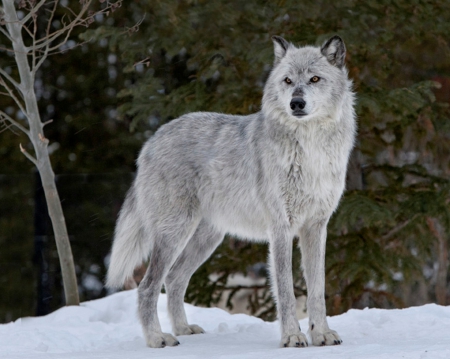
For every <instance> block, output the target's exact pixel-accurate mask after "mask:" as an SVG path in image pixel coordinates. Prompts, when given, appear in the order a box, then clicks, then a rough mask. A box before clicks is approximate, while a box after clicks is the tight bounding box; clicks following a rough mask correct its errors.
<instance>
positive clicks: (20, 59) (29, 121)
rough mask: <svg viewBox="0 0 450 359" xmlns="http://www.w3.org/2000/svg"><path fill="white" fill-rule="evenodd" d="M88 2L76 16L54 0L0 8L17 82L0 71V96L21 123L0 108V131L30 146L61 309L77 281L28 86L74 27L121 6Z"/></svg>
mask: <svg viewBox="0 0 450 359" xmlns="http://www.w3.org/2000/svg"><path fill="white" fill-rule="evenodd" d="M92 2H93V1H92V0H80V5H79V9H78V10H76V11H75V10H73V9H71V8H69V7H67V6H65V5H64V4H60V2H59V0H54V1H48V0H41V1H37V0H20V1H16V2H15V1H14V0H3V7H2V8H1V7H0V34H2V35H3V36H4V37H6V41H7V43H8V44H9V45H10V47H9V48H8V47H1V48H0V51H1V52H4V53H9V54H10V55H11V56H13V57H14V59H15V64H16V66H17V72H18V78H15V77H14V76H13V74H12V72H11V71H7V69H4V68H0V85H1V86H2V87H3V88H4V90H5V92H0V94H1V95H4V96H8V97H9V98H11V99H12V100H13V102H14V103H15V105H16V106H17V109H18V110H19V111H20V112H21V113H22V114H23V116H24V118H25V120H23V121H22V120H20V119H17V118H13V116H12V115H9V114H8V113H6V112H5V111H3V110H1V109H0V124H1V125H2V127H3V130H5V129H13V128H15V129H18V130H20V131H22V132H23V133H24V134H26V136H27V137H28V139H29V141H30V142H31V144H32V148H33V150H34V154H33V153H29V152H28V151H27V150H26V149H25V148H24V147H23V146H22V145H20V150H21V151H22V153H23V154H24V155H25V156H26V157H27V158H28V159H29V160H30V161H31V162H33V163H34V164H35V165H36V167H37V169H38V171H39V174H40V177H41V180H42V185H43V187H44V191H45V197H46V201H47V205H48V211H49V215H50V219H51V222H52V226H53V231H54V234H55V240H56V246H57V250H58V255H59V260H60V264H61V272H62V277H63V283H64V292H65V297H66V304H67V305H78V304H79V297H78V287H77V279H76V275H75V266H74V262H73V256H72V250H71V247H70V242H69V237H68V234H67V228H66V223H65V219H64V213H63V210H62V207H61V202H60V199H59V194H58V191H57V188H56V184H55V175H54V172H53V169H52V165H51V162H50V157H49V151H48V144H49V140H48V139H47V138H46V137H45V135H44V126H45V125H47V124H48V123H50V122H51V121H47V122H45V123H43V122H42V121H41V118H40V115H39V107H38V101H37V97H36V92H35V87H34V85H35V80H36V73H37V71H38V70H39V68H40V67H41V65H42V64H43V63H44V61H45V60H46V58H47V57H48V56H50V55H53V54H56V53H61V51H62V49H63V46H64V45H65V44H66V43H67V41H68V40H69V39H70V37H71V35H72V32H73V30H74V29H75V28H76V27H80V26H84V27H87V26H89V24H91V23H93V22H94V21H95V19H94V17H95V16H96V15H98V14H105V15H108V14H109V12H110V11H114V10H115V9H116V8H118V7H119V6H120V5H121V1H117V2H115V3H110V2H105V0H99V2H100V3H103V4H101V5H100V6H101V9H100V10H97V11H92V10H90V8H91V5H92ZM66 3H68V1H67V2H66ZM57 10H64V12H65V15H64V16H62V17H61V18H60V20H59V22H60V26H59V27H58V28H56V29H55V27H54V20H55V14H56V12H57ZM42 24H44V27H43V26H42Z"/></svg>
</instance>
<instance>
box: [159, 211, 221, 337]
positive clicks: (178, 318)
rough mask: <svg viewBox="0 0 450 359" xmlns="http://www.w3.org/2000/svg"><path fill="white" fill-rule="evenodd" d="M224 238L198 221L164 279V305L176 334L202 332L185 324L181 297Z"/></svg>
mask: <svg viewBox="0 0 450 359" xmlns="http://www.w3.org/2000/svg"><path fill="white" fill-rule="evenodd" d="M223 236H224V235H223V233H221V232H219V231H217V230H216V229H214V228H213V227H212V226H211V225H209V224H208V223H206V222H205V221H204V220H203V221H201V222H200V225H199V226H198V228H197V230H196V231H195V233H194V235H193V236H192V238H191V239H190V240H189V242H188V244H187V245H186V247H185V248H184V250H183V252H182V253H181V255H180V256H179V257H178V259H177V260H176V262H175V263H174V265H173V266H172V268H171V269H170V272H169V274H168V275H167V277H166V280H165V288H166V292H167V306H168V311H169V316H170V320H171V322H172V328H173V332H174V334H175V335H189V334H200V333H204V330H203V329H202V328H201V327H200V326H198V325H196V324H188V321H187V318H186V313H185V311H184V305H183V304H184V295H185V293H186V288H187V286H188V284H189V279H190V278H191V276H192V274H194V272H195V271H196V270H197V268H198V267H199V266H200V265H201V264H202V263H203V262H204V261H206V260H207V259H208V258H209V256H210V255H211V254H212V253H213V252H214V250H215V249H216V248H217V246H218V245H219V243H220V242H222V240H223Z"/></svg>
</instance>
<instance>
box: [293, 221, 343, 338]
mask: <svg viewBox="0 0 450 359" xmlns="http://www.w3.org/2000/svg"><path fill="white" fill-rule="evenodd" d="M327 223H328V219H326V220H323V221H316V222H313V223H307V224H305V225H304V226H303V228H302V230H301V231H300V248H301V251H302V265H303V273H304V276H305V280H306V286H307V288H308V298H307V302H306V306H307V309H308V315H309V329H308V332H309V334H310V336H311V339H312V343H313V344H314V345H338V344H341V343H342V340H341V338H340V337H339V335H338V334H337V333H336V332H335V331H334V330H331V329H330V328H329V327H328V322H327V318H326V307H325V245H326V238H327V229H326V228H327Z"/></svg>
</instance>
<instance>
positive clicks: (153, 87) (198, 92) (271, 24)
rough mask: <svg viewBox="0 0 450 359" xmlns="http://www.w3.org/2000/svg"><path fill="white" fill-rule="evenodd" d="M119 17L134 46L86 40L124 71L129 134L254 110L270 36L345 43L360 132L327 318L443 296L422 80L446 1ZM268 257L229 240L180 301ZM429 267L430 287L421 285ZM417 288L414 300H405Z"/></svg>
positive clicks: (338, 221) (198, 298)
mask: <svg viewBox="0 0 450 359" xmlns="http://www.w3.org/2000/svg"><path fill="white" fill-rule="evenodd" d="M122 11H123V14H124V15H123V18H125V19H129V21H130V27H131V22H132V21H134V22H136V21H141V22H142V24H141V26H140V29H139V32H137V33H136V34H135V36H134V37H133V38H132V40H131V41H130V39H127V38H121V37H120V36H119V32H118V31H117V30H116V29H114V28H112V27H104V28H102V29H99V30H97V31H95V33H94V34H93V33H90V34H89V36H91V35H95V36H97V37H101V36H105V35H108V36H109V37H110V46H111V47H110V48H111V49H112V50H115V51H117V54H120V56H121V60H122V61H123V62H124V64H125V65H126V69H127V70H128V71H129V75H128V76H129V77H130V79H132V83H130V85H129V86H126V87H125V88H124V89H123V90H122V91H120V92H119V97H120V98H122V101H123V104H122V105H121V107H120V109H119V110H120V113H121V115H122V118H123V119H127V120H129V121H131V128H132V130H134V131H139V126H140V125H142V124H147V125H150V126H151V131H155V130H156V129H157V128H158V127H159V126H160V125H162V124H163V123H165V122H167V121H170V120H171V119H173V118H175V117H177V116H180V115H182V114H183V113H186V112H191V111H198V110H202V111H218V112H226V113H233V114H248V113H252V112H256V111H258V110H259V108H260V101H261V95H262V89H263V84H264V80H265V78H266V77H267V75H268V72H269V71H270V68H271V64H272V56H273V55H272V46H271V43H270V36H271V35H275V34H277V35H282V36H284V37H285V38H287V39H288V40H290V41H292V42H293V43H295V44H297V45H307V44H316V45H319V44H321V43H322V42H323V41H324V40H325V39H326V38H328V37H329V36H331V35H333V34H336V33H338V34H339V35H340V36H342V37H343V38H344V40H345V42H346V45H347V50H348V55H347V67H348V68H349V71H350V76H351V78H353V80H354V87H355V91H356V93H357V97H358V104H357V113H358V119H359V134H358V142H357V145H356V148H355V151H354V154H353V157H352V161H351V165H350V168H349V176H348V186H347V187H348V192H347V193H346V194H345V196H344V198H343V199H342V201H341V205H340V207H339V209H338V211H337V213H336V214H335V216H334V217H333V219H332V221H331V223H330V225H329V235H328V244H327V298H328V305H329V310H330V312H331V313H339V312H341V311H343V310H346V309H348V308H351V307H359V306H366V305H369V306H383V307H392V306H397V307H398V306H404V305H407V304H413V303H417V302H421V303H424V302H427V301H429V300H436V297H435V295H434V294H433V293H434V291H435V290H436V292H438V291H439V288H438V287H439V286H440V290H441V292H442V287H444V288H443V289H444V292H445V293H447V292H448V291H447V270H448V261H447V257H448V254H447V253H441V254H440V256H439V257H438V248H440V250H441V252H442V251H444V252H445V251H446V248H447V243H448V233H449V229H450V227H449V210H448V200H449V184H448V177H449V168H448V162H449V161H448V160H449V149H450V146H449V145H450V142H449V132H448V117H449V109H448V103H447V102H448V98H447V99H444V101H442V100H441V101H436V98H435V91H436V89H437V88H438V84H437V83H436V82H435V81H432V80H433V79H442V78H444V77H446V76H448V75H449V71H450V58H449V54H450V52H449V51H450V48H449V44H448V41H447V40H446V37H447V34H448V32H449V30H450V4H449V3H448V2H447V1H434V2H431V1H422V2H405V1H391V0H384V1H377V2H363V1H356V0H349V1H343V2H339V3H329V2H327V1H304V2H302V3H301V4H299V3H298V2H295V1H289V0H286V1H281V2H265V1H243V0H233V1H228V2H223V1H218V0H217V1H214V0H212V1H181V2H180V1H164V2H163V1H156V2H152V3H145V4H143V3H140V2H132V3H130V4H129V5H128V6H127V7H126V9H125V8H124V9H122ZM143 14H145V15H143ZM233 243H234V242H233ZM266 250H267V249H266V248H265V247H264V246H259V245H255V244H249V245H239V246H237V247H236V246H231V245H230V242H229V241H228V242H227V241H226V242H225V243H224V244H223V245H222V246H221V247H220V249H219V250H218V251H216V253H215V254H214V255H213V256H212V258H211V260H210V261H209V262H207V263H206V264H205V265H204V266H203V267H202V268H201V269H200V270H199V271H198V273H197V274H196V275H195V276H194V278H193V279H192V281H191V285H190V287H189V292H188V299H189V300H191V301H192V302H194V303H201V304H204V305H210V304H211V303H213V302H214V301H217V298H218V296H219V295H220V293H221V292H222V291H223V290H224V289H226V288H227V278H228V277H229V276H230V275H232V274H233V273H236V272H242V273H246V272H247V271H248V267H249V266H251V265H252V264H255V263H258V262H260V261H264V259H265V257H266ZM237 252H239V254H238V253H237ZM438 258H440V259H438ZM435 264H437V266H438V267H439V271H440V282H433V280H430V279H431V278H430V277H433V275H434V276H435V275H436V271H435V270H433V268H434V266H435ZM427 268H428V269H430V270H431V272H430V271H427V270H426V269H427ZM212 272H214V273H219V274H220V275H219V277H218V279H217V280H214V281H212V280H211V279H210V274H211V273H212ZM294 272H296V271H295V270H294ZM297 272H299V271H297ZM430 273H432V274H430ZM297 274H298V278H297V285H298V293H299V294H300V293H302V291H301V289H302V288H303V286H302V282H301V276H300V273H297ZM424 283H426V288H427V289H426V291H425V292H424V293H423V294H422V296H421V297H420V298H417V296H416V297H414V296H413V295H411V290H414V288H417V287H420V286H423V284H424ZM232 289H233V290H232V291H231V295H233V294H234V293H235V292H236V291H235V290H234V289H236V290H239V289H240V288H232ZM255 293H258V294H257V295H256V294H255V296H254V297H253V298H252V302H251V303H250V306H251V307H252V308H253V311H254V312H255V313H261V310H260V309H261V306H266V308H267V309H268V311H265V312H263V313H264V314H263V316H264V317H267V318H270V317H273V305H272V304H270V303H269V302H268V301H267V300H266V299H267V295H266V294H267V291H265V292H263V294H262V295H261V291H258V292H255ZM442 298H443V297H442V295H441V299H440V302H441V303H442V304H445V301H446V298H445V297H444V298H443V299H442ZM256 302H258V303H257V304H255V303H256ZM271 308H272V309H271Z"/></svg>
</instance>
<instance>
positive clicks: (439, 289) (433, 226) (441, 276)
mask: <svg viewBox="0 0 450 359" xmlns="http://www.w3.org/2000/svg"><path fill="white" fill-rule="evenodd" d="M427 224H428V227H429V228H430V231H431V232H432V233H433V235H434V236H435V237H436V239H437V241H438V242H437V246H436V247H437V252H438V253H437V255H438V270H437V275H436V289H435V293H436V301H437V303H438V304H440V305H447V272H448V244H447V238H446V236H445V235H444V230H443V228H442V226H441V224H440V223H439V221H438V220H437V219H436V218H431V217H427Z"/></svg>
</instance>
